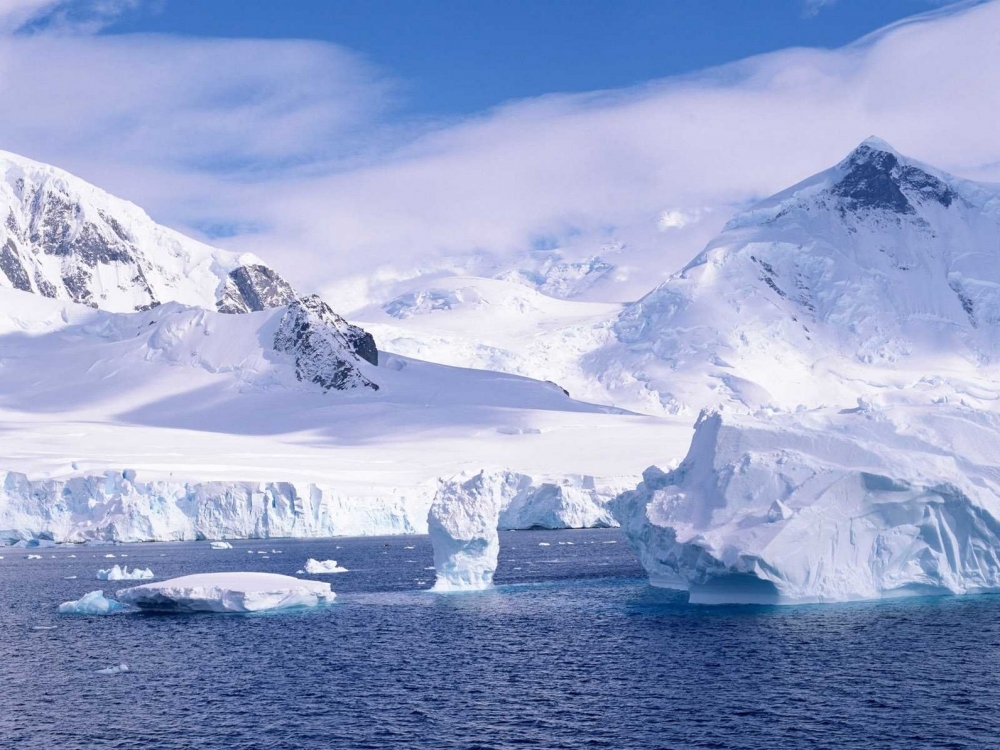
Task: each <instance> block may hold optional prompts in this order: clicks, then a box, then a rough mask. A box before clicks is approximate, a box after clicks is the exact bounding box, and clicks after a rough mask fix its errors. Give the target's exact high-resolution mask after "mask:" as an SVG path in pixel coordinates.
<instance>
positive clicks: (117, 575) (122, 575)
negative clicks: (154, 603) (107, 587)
mask: <svg viewBox="0 0 1000 750" xmlns="http://www.w3.org/2000/svg"><path fill="white" fill-rule="evenodd" d="M97 577H98V578H99V579H100V580H102V581H146V580H149V579H150V578H152V577H153V571H152V570H150V569H149V568H133V569H132V570H129V569H128V565H126V566H124V567H119V566H118V565H114V566H112V567H110V568H108V569H107V570H98V571H97Z"/></svg>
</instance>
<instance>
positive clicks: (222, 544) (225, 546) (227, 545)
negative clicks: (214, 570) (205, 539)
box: [208, 541, 233, 549]
mask: <svg viewBox="0 0 1000 750" xmlns="http://www.w3.org/2000/svg"><path fill="white" fill-rule="evenodd" d="M208 546H209V547H211V548H212V549H232V548H233V545H231V544H230V543H229V542H223V541H218V542H209V543H208Z"/></svg>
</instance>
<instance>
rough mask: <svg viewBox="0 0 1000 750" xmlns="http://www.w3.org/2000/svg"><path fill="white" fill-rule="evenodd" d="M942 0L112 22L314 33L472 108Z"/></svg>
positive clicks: (421, 90)
mask: <svg viewBox="0 0 1000 750" xmlns="http://www.w3.org/2000/svg"><path fill="white" fill-rule="evenodd" d="M945 4H947V1H946V0H940V1H938V2H934V1H933V0H878V1H877V2H872V0H839V1H838V2H829V1H827V2H822V0H814V1H813V2H806V0H625V1H624V2H621V1H611V0H544V1H542V2H539V0H472V1H470V0H424V1H423V2H413V0H334V1H331V0H292V1H291V2H273V1H272V2H252V3H248V2H246V1H245V0H165V1H164V2H157V3H145V4H142V5H137V6H135V7H133V8H131V9H130V12H124V13H122V14H121V15H120V16H119V17H118V18H117V19H116V21H115V22H114V23H111V24H110V25H109V26H107V27H106V28H105V30H104V33H107V34H122V33H143V32H145V33H148V32H154V33H163V34H178V35H185V36H196V37H208V38H220V37H226V38H257V39H312V40H317V41H323V42H329V43H333V44H338V45H341V46H343V47H345V48H346V49H350V50H352V51H354V52H356V53H358V54H359V55H361V56H363V57H364V58H365V59H366V60H368V61H369V62H371V63H372V64H373V65H376V66H377V67H378V68H379V69H380V70H382V71H383V72H384V73H385V74H387V75H389V76H392V77H393V78H395V79H396V80H397V81H398V83H399V85H400V87H401V90H402V93H403V97H402V98H403V100H404V101H403V102H401V107H402V108H403V109H405V110H406V111H407V112H410V113H422V114H426V115H431V116H434V115H456V114H472V113H475V112H477V111H479V110H482V109H486V108H489V107H494V106H496V105H498V104H502V103H503V102H505V101H509V100H513V99H522V98H526V97H535V96H542V95H544V94H552V93H582V92H587V91H594V90H599V89H614V88H622V87H626V86H634V85H637V84H641V83H644V82H647V81H651V80H655V79H659V78H665V77H667V76H675V75H679V74H684V73H691V72H694V71H697V70H700V69H702V68H707V67H710V66H715V65H721V64H723V63H727V62H732V61H733V60H739V59H741V58H744V57H749V56H751V55H756V54H761V53H764V52H771V51H774V50H777V49H782V48H785V47H825V48H834V47H840V46H843V45H845V44H848V43H850V42H852V41H854V40H855V39H857V38H859V37H861V36H863V35H865V34H867V33H870V32H872V31H874V30H876V29H878V28H880V27H882V26H884V25H886V24H888V23H891V22H893V21H897V20H899V19H901V18H904V17H906V16H910V15H913V14H915V13H919V12H921V11H925V10H929V9H931V8H933V7H936V6H940V5H945Z"/></svg>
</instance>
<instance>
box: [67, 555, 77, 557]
mask: <svg viewBox="0 0 1000 750" xmlns="http://www.w3.org/2000/svg"><path fill="white" fill-rule="evenodd" d="M66 557H76V555H66Z"/></svg>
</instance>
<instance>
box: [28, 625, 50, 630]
mask: <svg viewBox="0 0 1000 750" xmlns="http://www.w3.org/2000/svg"><path fill="white" fill-rule="evenodd" d="M31 629H32V630H55V629H56V626H55V625H32V626H31Z"/></svg>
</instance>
